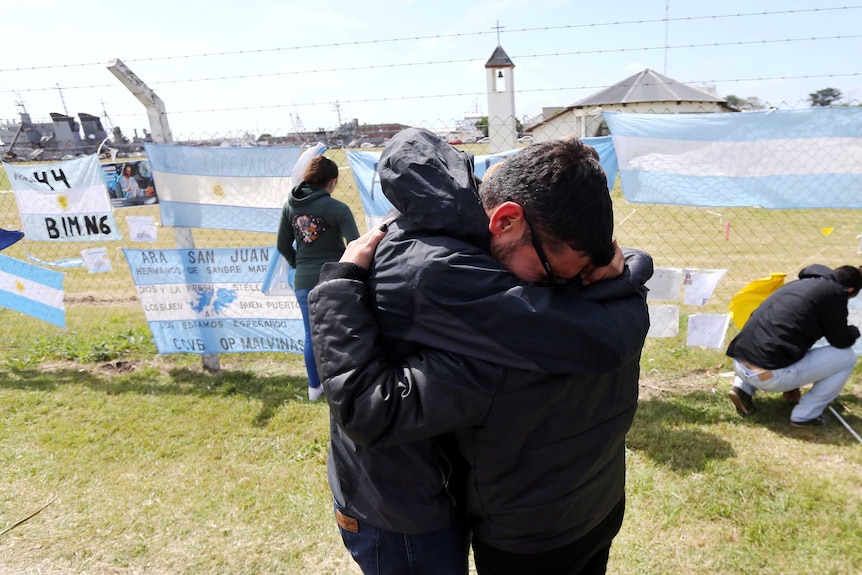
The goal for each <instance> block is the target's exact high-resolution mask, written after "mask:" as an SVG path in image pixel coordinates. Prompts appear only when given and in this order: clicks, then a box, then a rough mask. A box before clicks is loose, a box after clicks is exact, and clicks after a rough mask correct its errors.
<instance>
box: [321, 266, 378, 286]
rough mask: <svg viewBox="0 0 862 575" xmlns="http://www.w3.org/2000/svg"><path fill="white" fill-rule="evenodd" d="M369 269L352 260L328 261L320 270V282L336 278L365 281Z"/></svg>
mask: <svg viewBox="0 0 862 575" xmlns="http://www.w3.org/2000/svg"><path fill="white" fill-rule="evenodd" d="M366 276H368V270H367V269H365V268H364V267H362V266H359V265H356V264H354V263H351V262H327V263H325V264H323V268H322V269H321V270H320V283H323V282H325V281H329V280H336V279H349V280H358V281H365V278H366Z"/></svg>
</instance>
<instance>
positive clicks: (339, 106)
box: [333, 100, 341, 128]
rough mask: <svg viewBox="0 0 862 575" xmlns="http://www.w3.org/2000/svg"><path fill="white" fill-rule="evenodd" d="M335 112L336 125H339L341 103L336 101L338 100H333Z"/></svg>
mask: <svg viewBox="0 0 862 575" xmlns="http://www.w3.org/2000/svg"><path fill="white" fill-rule="evenodd" d="M333 107H334V108H335V113H336V114H338V127H339V128H340V127H341V104H339V103H338V100H336V101H335V105H334V106H333Z"/></svg>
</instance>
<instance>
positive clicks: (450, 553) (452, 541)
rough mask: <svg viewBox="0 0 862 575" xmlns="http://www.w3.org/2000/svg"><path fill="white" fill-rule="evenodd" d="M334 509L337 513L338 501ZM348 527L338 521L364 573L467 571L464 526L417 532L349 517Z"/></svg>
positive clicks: (453, 574) (449, 574)
mask: <svg viewBox="0 0 862 575" xmlns="http://www.w3.org/2000/svg"><path fill="white" fill-rule="evenodd" d="M335 509H336V514H337V513H338V512H339V511H340V509H339V507H338V504H336V505H335ZM342 517H343V516H342ZM349 527H350V531H348V530H347V529H345V528H344V527H342V526H341V524H340V523H339V526H338V530H339V531H340V532H341V540H342V541H344V546H345V547H347V550H348V551H350V555H351V556H352V557H353V560H354V561H356V562H357V563H358V564H359V567H360V568H361V569H362V573H364V574H365V575H467V572H468V559H467V557H468V553H469V550H470V533H469V531H468V530H467V529H466V528H465V527H464V526H461V525H458V526H454V525H453V526H451V527H448V528H446V529H441V530H440V531H432V532H431V533H422V534H420V535H408V534H406V533H396V532H394V531H386V530H385V529H378V528H377V527H374V526H371V525H368V524H367V523H362V522H361V521H355V520H352V519H351V520H350V525H349ZM353 531H356V532H355V533H354V532H353Z"/></svg>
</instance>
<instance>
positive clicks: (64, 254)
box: [0, 104, 862, 330]
mask: <svg viewBox="0 0 862 575" xmlns="http://www.w3.org/2000/svg"><path fill="white" fill-rule="evenodd" d="M764 105H765V106H767V107H769V104H764ZM783 107H785V108H786V107H788V106H786V104H785V105H784V106H783ZM649 111H653V112H668V111H672V110H671V109H654V110H649ZM690 111H707V110H690ZM574 119H575V114H574V113H572V114H569V116H568V117H567V119H566V120H565V121H560V122H556V123H551V122H548V123H545V124H543V125H542V127H541V129H540V130H539V129H536V125H537V124H538V123H540V122H546V121H547V118H537V119H533V120H532V122H527V121H526V119H525V122H523V123H522V122H517V125H515V124H516V122H514V121H513V122H511V125H505V126H504V125H502V124H500V125H495V122H496V120H495V119H494V118H492V119H490V121H489V122H488V123H489V126H488V129H490V130H491V131H492V132H493V131H494V130H498V131H499V130H503V129H508V130H511V133H510V134H509V137H508V141H510V142H511V146H512V147H523V146H527V145H530V143H531V142H532V141H539V139H540V137H541V139H548V138H550V137H569V136H572V135H577V136H586V137H593V136H600V135H603V134H605V133H607V132H606V127H605V126H604V125H603V123H602V122H601V116H598V119H597V120H596V119H595V118H593V120H594V121H593V122H592V123H585V124H579V125H578V126H577V127H576V126H575V123H574ZM408 125H412V126H416V127H424V128H429V129H431V130H435V131H437V132H442V133H448V134H449V135H448V137H449V138H450V139H451V142H452V143H453V145H455V146H456V147H458V148H460V149H463V150H467V151H469V152H472V153H473V154H475V155H483V154H488V153H492V152H496V151H501V150H492V149H490V148H489V146H490V144H489V143H488V142H487V141H486V138H485V136H486V134H487V132H485V131H483V129H482V128H483V126H481V125H480V126H478V127H476V126H475V125H473V126H472V127H471V126H466V125H465V124H463V123H462V122H454V121H443V120H436V121H420V122H416V123H412V124H411V123H407V124H386V125H379V126H361V125H356V126H354V129H353V130H352V131H351V132H343V131H342V132H339V131H338V130H333V131H329V132H316V133H315V132H309V133H303V134H297V133H295V132H292V131H288V130H283V129H273V130H259V131H256V132H251V131H249V132H242V133H222V134H219V133H206V134H184V135H179V136H177V135H175V136H174V139H175V141H176V142H177V143H187V144H195V145H237V146H251V145H254V146H275V145H302V144H308V143H311V142H314V141H318V140H320V141H324V143H326V144H327V145H328V146H329V148H328V149H327V151H326V155H327V157H329V158H330V159H332V160H333V161H334V162H335V163H336V164H337V165H338V166H339V170H340V176H339V180H338V187H337V188H336V190H335V192H334V194H333V196H334V197H335V198H337V199H340V200H341V201H343V202H345V203H346V204H347V205H349V206H350V208H351V209H352V211H353V213H354V215H355V218H356V221H357V224H358V225H359V227H360V231H364V229H365V227H366V214H365V213H364V212H363V208H362V202H361V200H360V196H359V190H358V186H357V183H356V181H355V180H354V176H353V173H352V172H351V169H350V165H349V163H348V158H347V154H348V152H349V151H350V150H352V149H356V150H360V151H370V152H374V151H380V150H382V146H383V144H384V143H385V141H386V140H387V139H388V138H389V137H391V136H392V135H393V134H394V133H396V132H397V131H398V130H400V129H401V128H403V127H406V126H408ZM576 129H577V130H578V131H577V132H576V131H575V130H576ZM531 133H535V134H537V136H531V135H530V134H531ZM540 133H541V136H540V137H539V136H538V134H540ZM123 155H125V156H127V157H126V158H123V160H124V161H128V162H133V161H137V160H143V159H146V158H144V157H143V155H142V152H138V151H135V150H127V151H126V153H125V154H123ZM103 161H104V162H108V161H110V160H109V159H108V158H107V157H106V158H105V159H104V160H103ZM115 161H116V158H115ZM776 161H780V159H776ZM858 170H860V171H862V166H858ZM611 193H612V198H613V202H614V213H615V224H616V237H617V239H618V241H619V243H620V244H621V245H623V246H629V247H634V248H638V249H641V250H644V251H646V252H648V253H650V254H651V255H652V256H653V258H654V260H655V265H656V266H657V267H672V268H684V269H726V270H727V274H726V275H725V276H724V278H723V280H722V281H721V283H720V284H719V286H718V287H717V289H716V291H715V293H714V294H713V296H712V297H711V298H710V300H709V303H708V304H707V305H706V306H698V307H695V306H686V305H683V304H682V303H681V302H680V306H681V312H680V316H681V317H682V316H684V315H686V314H692V313H701V312H708V313H724V312H726V311H727V306H728V303H729V302H730V299H731V297H732V296H733V295H734V294H735V293H736V292H738V291H739V290H740V289H741V288H742V287H744V286H745V285H746V284H747V283H748V282H750V281H752V280H755V279H757V278H761V277H765V276H768V275H769V274H770V273H771V272H781V273H786V274H787V276H788V279H792V278H794V277H795V276H796V274H797V272H798V271H799V270H800V269H801V268H803V267H805V266H807V265H810V264H812V263H820V264H824V265H827V266H838V265H843V264H848V263H849V264H859V263H860V261H859V259H860V256H859V252H860V250H859V246H860V239H859V238H860V232H862V223H860V222H859V217H858V213H857V212H856V211H855V210H849V209H792V210H775V209H763V208H759V207H744V208H708V207H692V206H679V205H666V204H642V203H631V202H628V201H627V200H626V198H625V197H624V195H623V193H622V190H621V188H620V184H619V181H618V180H617V181H615V183H614V185H613V188H612V192H611ZM829 193H830V190H829V189H812V190H811V194H812V196H814V197H817V196H820V195H825V194H829ZM285 199H286V198H285ZM114 213H115V218H116V221H117V225H118V227H119V230H120V232H121V234H122V237H123V239H122V240H121V241H116V242H98V243H96V242H47V241H31V240H28V239H27V238H24V239H23V240H21V241H19V242H18V243H16V244H14V245H12V246H10V247H9V248H7V249H6V250H4V251H3V254H4V255H7V256H10V257H13V258H16V259H21V260H26V261H31V262H34V263H37V264H40V265H46V266H48V265H50V263H51V262H58V261H62V260H68V259H72V258H79V257H81V251H82V250H85V249H88V248H94V247H106V248H107V249H108V254H109V257H110V259H111V263H112V269H111V270H110V271H108V272H102V273H95V274H91V273H88V271H87V269H86V268H85V267H73V268H66V269H63V270H62V271H64V273H65V282H64V290H65V304H66V307H67V311H68V312H69V313H68V324H67V329H70V330H74V329H76V321H78V320H77V319H76V318H81V317H82V316H83V315H85V314H86V312H87V308H88V307H92V306H94V305H98V306H121V307H124V308H132V309H135V308H137V310H138V312H139V313H140V318H141V321H142V322H143V321H144V316H143V311H141V310H140V305H139V304H138V297H137V291H136V289H135V286H134V284H133V282H132V278H131V274H130V270H129V268H128V265H127V263H126V260H125V258H124V257H123V255H122V252H121V250H122V249H123V248H129V249H149V248H152V249H171V248H174V247H177V240H176V236H175V233H174V230H173V229H172V228H168V227H159V228H158V238H157V241H156V242H154V243H150V244H141V243H138V242H133V241H131V239H130V231H129V226H128V224H127V221H126V219H127V217H129V216H153V217H154V218H155V220H156V222H159V206H158V205H145V206H130V207H119V208H116V209H115V210H114ZM0 228H3V229H7V230H18V229H22V227H21V219H20V217H19V214H18V208H17V205H16V202H15V197H14V194H13V193H12V192H11V185H10V182H9V180H8V178H7V177H6V175H5V172H2V171H0ZM191 233H192V236H193V240H194V245H195V247H197V248H231V247H253V246H273V245H275V240H276V237H275V230H273V232H272V233H260V232H246V231H234V230H215V229H201V228H195V229H191ZM76 312H84V313H83V314H81V313H76ZM16 313H17V312H12V311H9V310H0V317H4V316H5V317H7V318H11V317H12V316H13V314H16ZM99 313H102V312H99ZM105 313H109V312H107V311H106V312H105Z"/></svg>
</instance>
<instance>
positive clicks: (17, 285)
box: [15, 281, 24, 293]
mask: <svg viewBox="0 0 862 575" xmlns="http://www.w3.org/2000/svg"><path fill="white" fill-rule="evenodd" d="M15 289H16V290H18V291H19V292H21V293H24V284H23V283H21V282H20V281H16V282H15Z"/></svg>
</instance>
